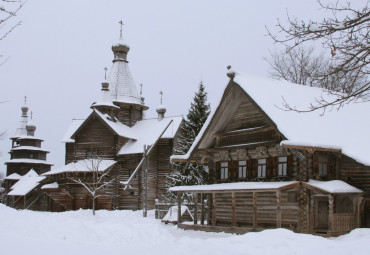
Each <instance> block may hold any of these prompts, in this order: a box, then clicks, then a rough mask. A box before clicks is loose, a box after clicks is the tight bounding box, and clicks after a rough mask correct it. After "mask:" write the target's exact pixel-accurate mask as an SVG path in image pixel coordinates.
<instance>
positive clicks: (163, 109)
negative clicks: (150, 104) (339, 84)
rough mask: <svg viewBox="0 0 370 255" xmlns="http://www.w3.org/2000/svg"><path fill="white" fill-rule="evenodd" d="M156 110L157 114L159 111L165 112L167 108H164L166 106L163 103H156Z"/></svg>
mask: <svg viewBox="0 0 370 255" xmlns="http://www.w3.org/2000/svg"><path fill="white" fill-rule="evenodd" d="M156 111H157V113H158V114H160V113H161V114H165V113H166V111H167V109H166V106H164V105H163V104H161V105H158V106H157V109H156Z"/></svg>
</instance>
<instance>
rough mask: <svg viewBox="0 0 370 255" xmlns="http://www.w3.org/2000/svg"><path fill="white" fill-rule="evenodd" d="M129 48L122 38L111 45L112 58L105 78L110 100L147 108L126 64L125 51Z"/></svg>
mask: <svg viewBox="0 0 370 255" xmlns="http://www.w3.org/2000/svg"><path fill="white" fill-rule="evenodd" d="M129 50H130V47H129V46H128V45H126V44H125V43H123V41H122V40H119V41H118V43H116V44H114V45H113V46H112V51H113V54H114V59H113V65H112V68H111V69H110V72H109V75H108V79H107V80H108V82H109V95H110V101H112V102H114V103H118V104H119V103H123V104H131V105H138V106H141V107H142V108H143V110H147V109H149V107H147V106H145V105H144V103H143V101H142V99H141V96H140V94H139V92H138V89H137V87H136V85H135V82H134V79H133V77H132V75H131V71H130V68H129V66H128V61H127V53H128V51H129Z"/></svg>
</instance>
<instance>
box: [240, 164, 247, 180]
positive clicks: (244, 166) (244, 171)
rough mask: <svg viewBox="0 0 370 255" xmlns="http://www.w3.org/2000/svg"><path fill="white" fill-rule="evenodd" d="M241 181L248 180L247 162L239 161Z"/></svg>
mask: <svg viewBox="0 0 370 255" xmlns="http://www.w3.org/2000/svg"><path fill="white" fill-rule="evenodd" d="M238 177H239V179H245V178H247V161H246V160H241V161H239V175H238Z"/></svg>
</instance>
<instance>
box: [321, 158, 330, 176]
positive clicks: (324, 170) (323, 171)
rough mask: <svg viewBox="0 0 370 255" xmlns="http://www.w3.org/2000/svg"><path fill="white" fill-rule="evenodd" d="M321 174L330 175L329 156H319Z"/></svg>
mask: <svg viewBox="0 0 370 255" xmlns="http://www.w3.org/2000/svg"><path fill="white" fill-rule="evenodd" d="M319 175H320V176H327V175H328V158H327V157H323V156H319Z"/></svg>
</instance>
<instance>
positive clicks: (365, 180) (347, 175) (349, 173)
mask: <svg viewBox="0 0 370 255" xmlns="http://www.w3.org/2000/svg"><path fill="white" fill-rule="evenodd" d="M340 169H341V171H340V172H341V179H342V180H344V181H346V182H348V183H349V184H351V185H353V186H355V187H356V188H359V189H361V190H363V191H364V192H365V196H366V197H370V166H365V165H363V164H360V163H358V162H356V161H355V160H353V159H352V158H350V157H347V156H346V155H343V156H342V157H341V162H340Z"/></svg>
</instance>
